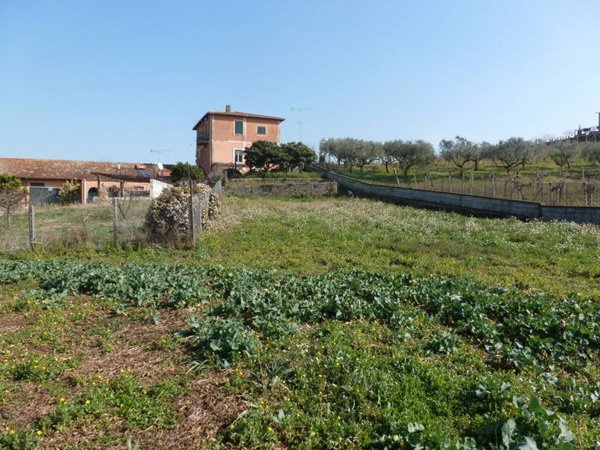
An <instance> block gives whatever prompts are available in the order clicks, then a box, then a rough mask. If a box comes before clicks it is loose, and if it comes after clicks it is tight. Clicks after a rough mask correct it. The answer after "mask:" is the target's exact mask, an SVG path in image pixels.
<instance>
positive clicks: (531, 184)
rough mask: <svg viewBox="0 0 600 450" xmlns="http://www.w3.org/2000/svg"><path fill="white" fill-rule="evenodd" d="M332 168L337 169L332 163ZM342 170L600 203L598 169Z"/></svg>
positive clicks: (375, 178)
mask: <svg viewBox="0 0 600 450" xmlns="http://www.w3.org/2000/svg"><path fill="white" fill-rule="evenodd" d="M332 169H333V170H336V168H335V167H332ZM342 173H344V174H346V175H349V176H351V177H357V178H358V179H362V180H364V181H370V182H374V183H383V184H393V185H396V186H400V187H405V188H412V189H424V190H430V191H436V192H450V193H455V194H466V195H478V196H483V197H493V198H504V199H510V200H524V201H531V202H537V203H541V204H543V205H551V206H600V173H597V172H591V173H586V174H584V175H581V174H578V175H574V174H564V175H563V176H559V177H556V176H548V175H546V174H544V173H543V172H542V171H539V172H538V173H536V174H527V175H520V174H519V173H515V174H503V173H497V172H487V173H480V172H474V171H465V172H464V173H463V175H462V176H459V175H458V174H456V173H453V174H451V173H449V174H448V175H443V174H440V173H427V172H424V173H417V172H413V174H412V175H410V176H409V177H403V176H400V174H399V173H398V172H397V171H396V170H395V169H393V170H390V173H389V174H381V173H378V174H376V175H372V174H365V175H364V176H361V175H360V172H358V171H356V170H355V171H354V172H352V173H349V172H348V171H347V170H344V171H342Z"/></svg>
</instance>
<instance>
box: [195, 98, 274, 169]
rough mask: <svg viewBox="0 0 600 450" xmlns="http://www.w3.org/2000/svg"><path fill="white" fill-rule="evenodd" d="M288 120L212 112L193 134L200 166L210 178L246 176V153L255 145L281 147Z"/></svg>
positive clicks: (206, 115) (202, 120)
mask: <svg viewBox="0 0 600 450" xmlns="http://www.w3.org/2000/svg"><path fill="white" fill-rule="evenodd" d="M284 120H285V119H283V118H281V117H274V116H264V115H261V114H252V113H245V112H239V111H231V107H230V106H229V105H227V107H226V108H225V111H209V112H207V113H206V114H204V116H203V117H202V119H200V120H199V121H198V123H197V124H196V125H195V126H194V128H193V130H194V131H196V164H197V165H198V167H200V168H201V169H202V170H204V173H205V174H207V175H212V174H219V175H220V174H223V173H225V172H227V171H230V170H234V171H237V172H240V173H244V172H246V171H247V170H248V168H247V167H246V165H245V163H244V150H245V149H246V148H248V147H250V146H251V145H252V143H253V142H254V141H270V142H275V143H276V144H279V142H280V136H281V130H280V125H281V122H283V121H284Z"/></svg>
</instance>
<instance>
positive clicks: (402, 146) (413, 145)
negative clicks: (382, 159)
mask: <svg viewBox="0 0 600 450" xmlns="http://www.w3.org/2000/svg"><path fill="white" fill-rule="evenodd" d="M383 148H384V151H385V152H386V153H387V154H388V155H391V156H392V157H393V158H394V161H396V162H397V163H398V166H399V167H400V169H402V172H403V174H404V176H407V175H408V171H409V170H410V169H411V168H412V167H415V166H424V165H426V164H429V163H430V162H431V161H433V159H434V157H435V156H434V153H433V147H432V146H431V144H430V143H429V142H425V141H420V140H419V141H415V142H411V141H402V140H395V141H387V142H385V143H384V144H383Z"/></svg>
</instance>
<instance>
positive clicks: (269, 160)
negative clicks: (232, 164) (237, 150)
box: [244, 141, 290, 171]
mask: <svg viewBox="0 0 600 450" xmlns="http://www.w3.org/2000/svg"><path fill="white" fill-rule="evenodd" d="M244 157H245V160H246V165H247V166H248V167H250V170H258V169H263V170H267V171H268V170H271V169H273V168H275V167H277V166H279V167H284V168H285V167H288V165H289V163H290V157H289V155H288V154H287V153H286V152H284V151H283V149H282V148H281V147H280V146H279V145H277V144H275V143H274V142H269V141H256V142H254V143H252V146H251V147H249V148H247V149H246V150H244Z"/></svg>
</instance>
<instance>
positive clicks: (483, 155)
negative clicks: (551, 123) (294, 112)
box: [319, 136, 600, 176]
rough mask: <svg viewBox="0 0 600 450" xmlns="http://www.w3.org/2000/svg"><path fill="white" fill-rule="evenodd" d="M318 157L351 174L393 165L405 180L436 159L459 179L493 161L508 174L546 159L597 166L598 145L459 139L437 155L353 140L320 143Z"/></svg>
mask: <svg viewBox="0 0 600 450" xmlns="http://www.w3.org/2000/svg"><path fill="white" fill-rule="evenodd" d="M319 149H320V152H321V156H322V157H324V158H326V159H329V160H331V159H333V160H335V161H336V162H337V163H338V164H343V165H344V166H346V167H348V168H349V169H350V171H352V169H353V168H354V167H358V168H359V169H360V171H361V173H362V171H363V168H364V167H365V166H366V165H367V164H372V163H376V162H377V163H381V164H383V165H384V166H385V170H386V172H389V166H390V165H393V164H396V165H397V166H398V167H399V168H400V169H401V170H402V172H403V174H404V176H407V175H408V172H409V170H410V169H411V168H413V167H426V166H428V165H429V164H431V163H432V162H434V161H435V160H436V159H440V160H443V161H446V162H449V163H451V164H453V165H454V166H456V167H457V168H458V170H459V172H460V175H461V176H462V175H463V173H464V169H465V167H466V166H467V164H469V163H472V167H473V169H474V170H478V169H479V163H480V162H481V161H482V160H490V161H493V162H494V164H496V165H497V166H499V167H502V168H503V169H504V170H506V171H507V173H508V172H510V171H511V170H512V169H514V168H518V167H520V166H521V167H525V165H526V164H527V163H528V162H531V161H532V160H534V159H536V158H538V157H540V156H544V155H547V156H548V157H549V158H550V159H551V160H552V161H554V163H555V164H556V165H557V166H559V167H560V168H561V169H562V168H563V167H564V166H567V167H568V168H570V167H571V162H572V161H573V159H574V158H576V157H580V158H582V159H584V160H586V161H588V162H590V163H600V142H587V143H578V142H570V141H557V142H545V141H542V140H536V141H527V140H525V139H523V138H519V137H512V138H510V139H507V140H504V141H499V142H498V143H496V144H491V143H489V142H485V141H484V142H479V143H478V142H472V141H469V140H468V139H465V138H464V137H461V136H456V137H455V138H454V139H443V140H442V141H440V143H439V146H438V150H439V152H438V153H437V154H436V152H435V150H434V147H433V145H431V144H430V143H429V142H425V141H422V140H417V141H403V140H399V139H398V140H392V141H387V142H375V141H365V140H361V139H353V138H341V139H340V138H337V139H335V138H329V139H323V140H322V141H321V143H320V146H319Z"/></svg>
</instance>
